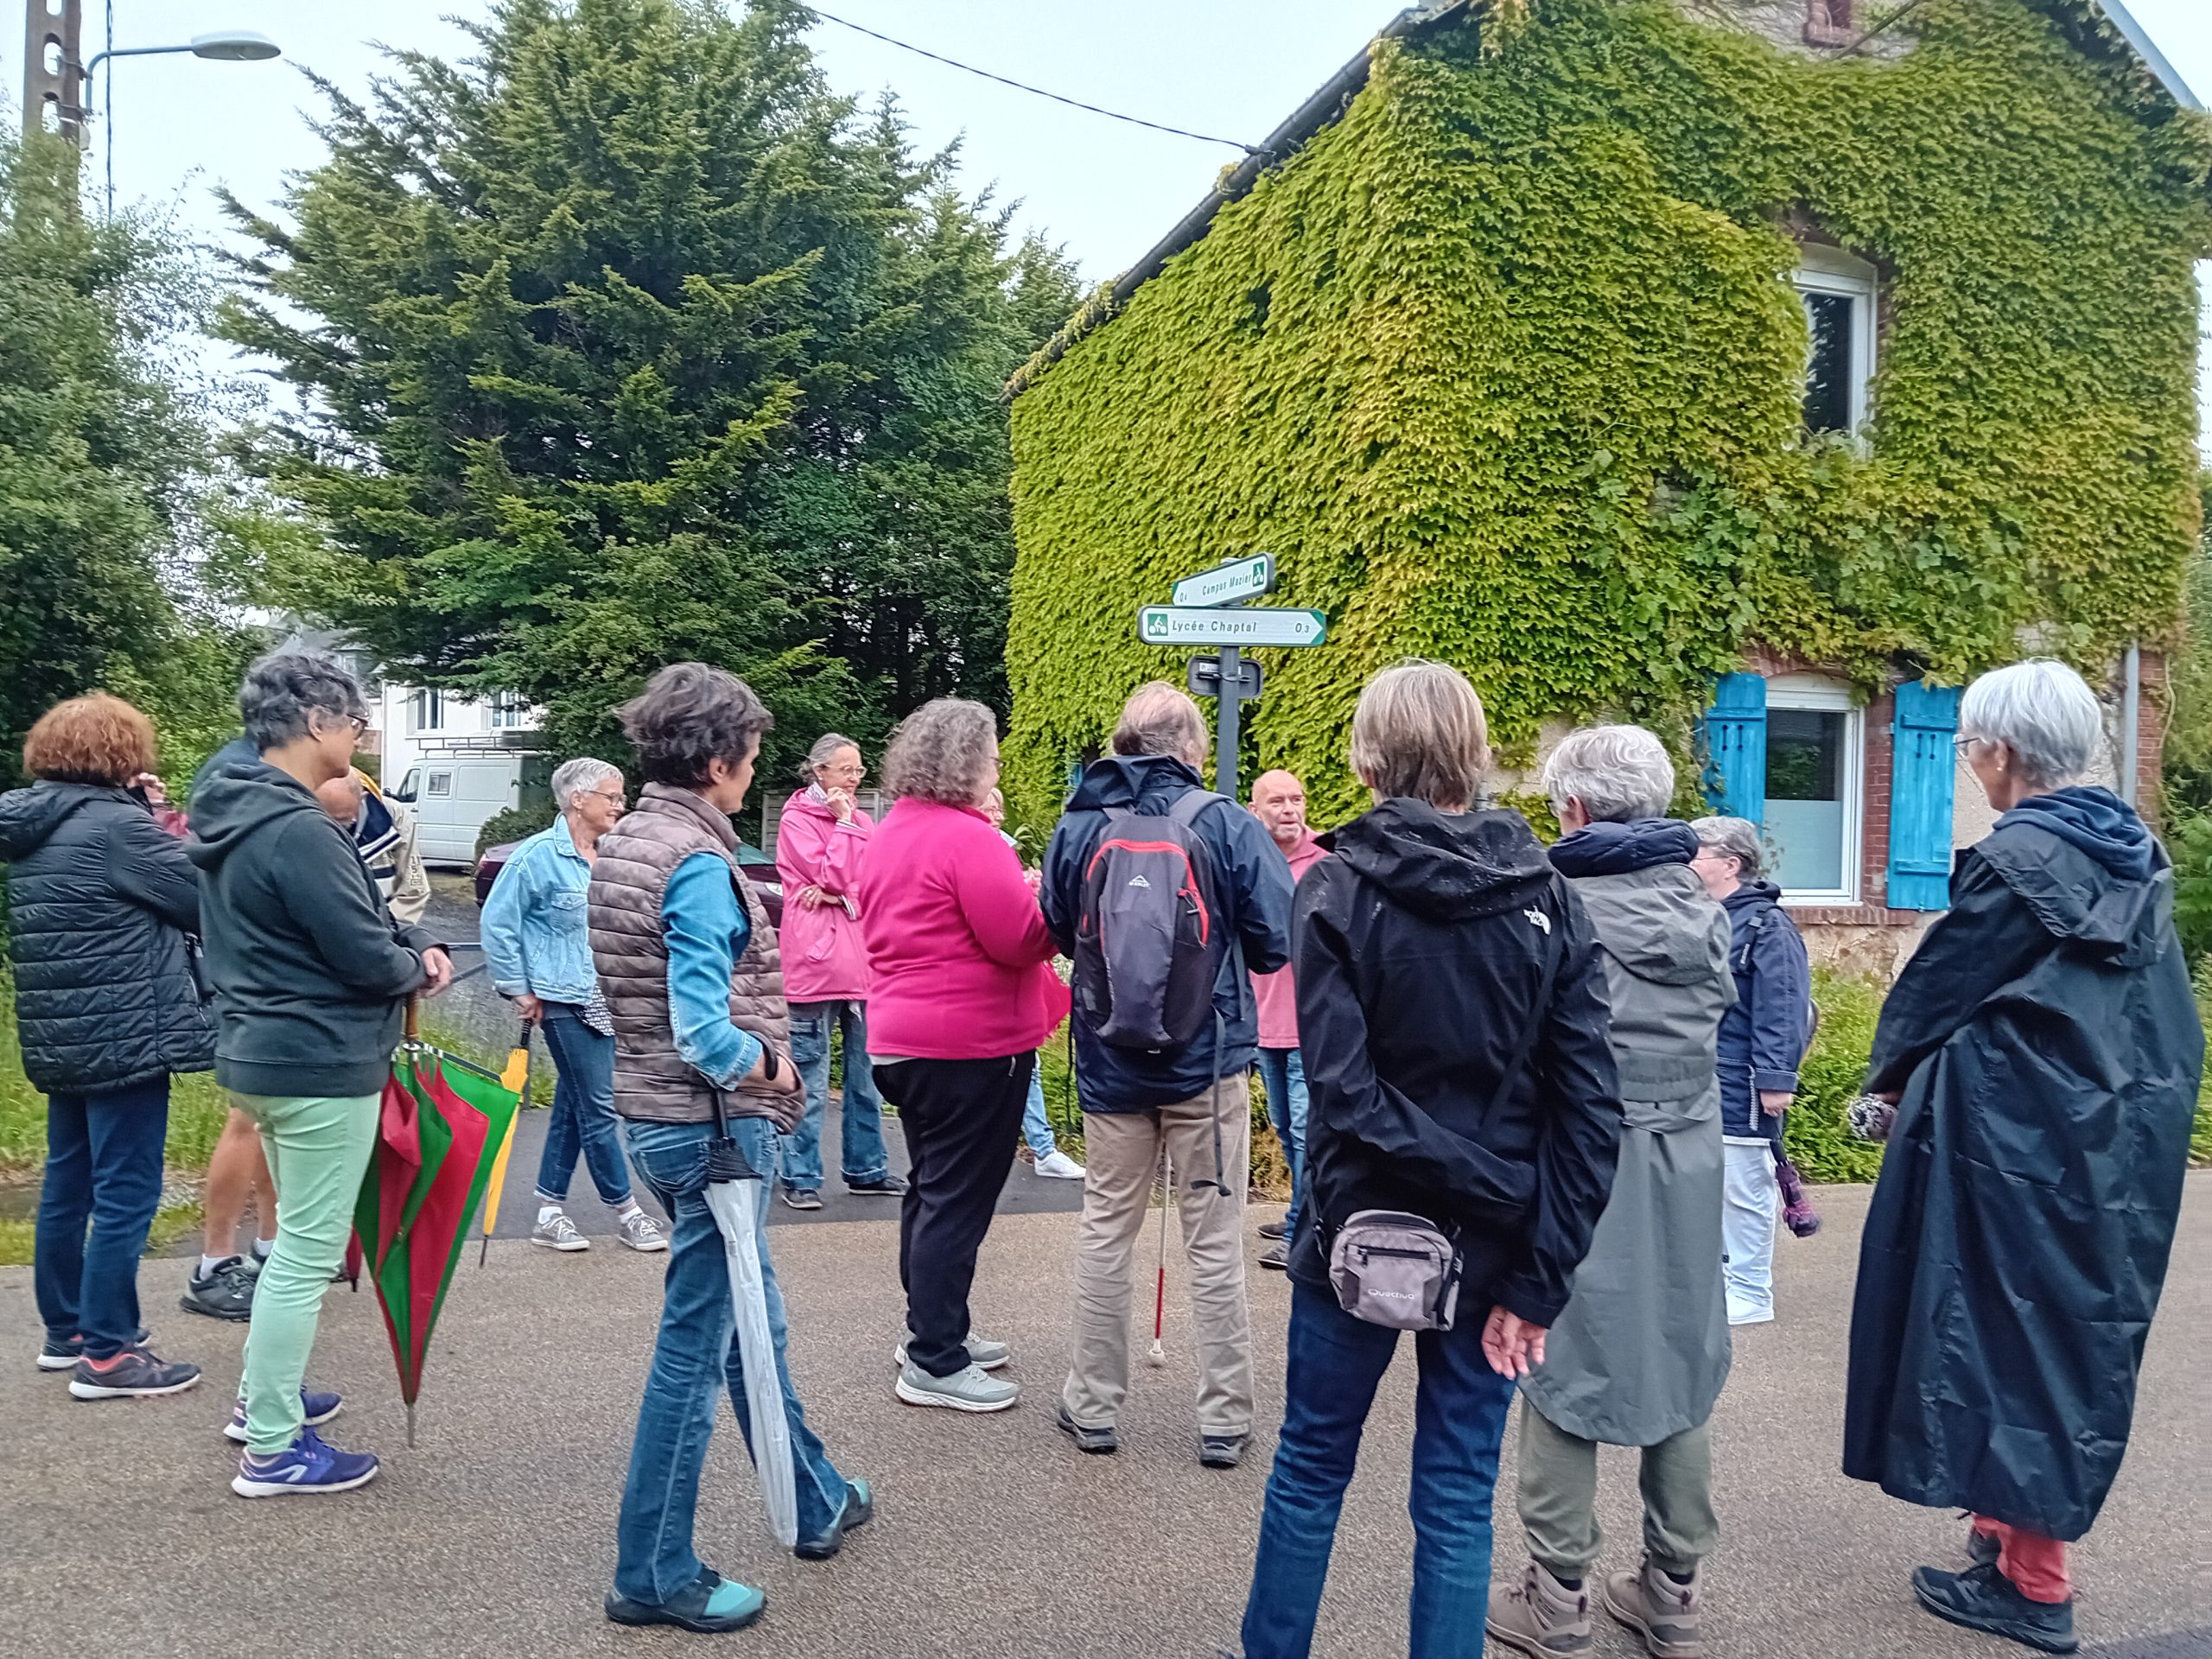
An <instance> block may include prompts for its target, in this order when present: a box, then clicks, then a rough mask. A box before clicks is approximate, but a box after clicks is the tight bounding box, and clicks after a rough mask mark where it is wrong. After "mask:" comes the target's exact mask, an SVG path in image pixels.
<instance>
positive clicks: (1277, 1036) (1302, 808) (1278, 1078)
mask: <svg viewBox="0 0 2212 1659" xmlns="http://www.w3.org/2000/svg"><path fill="white" fill-rule="evenodd" d="M1252 816H1253V817H1255V818H1257V819H1259V821H1260V822H1261V823H1263V824H1265V825H1266V826H1267V830H1268V835H1269V836H1272V837H1273V838H1274V843H1275V845H1276V846H1277V847H1279V848H1281V849H1282V855H1283V856H1284V857H1285V858H1287V859H1288V860H1289V861H1290V879H1291V880H1293V881H1295V880H1298V879H1299V878H1300V877H1301V876H1303V875H1304V874H1306V871H1308V870H1310V869H1312V868H1313V867H1314V866H1315V865H1316V864H1318V863H1319V862H1320V861H1322V860H1323V859H1325V858H1326V857H1327V856H1328V855H1329V850H1328V849H1327V848H1325V847H1324V846H1322V845H1321V842H1320V839H1319V837H1318V836H1315V835H1314V833H1313V831H1312V830H1311V829H1307V828H1306V785H1303V784H1301V783H1300V782H1299V781H1298V779H1296V778H1294V777H1293V776H1292V775H1291V774H1290V773H1289V772H1262V773H1261V774H1260V776H1259V779H1258V780H1257V781H1256V782H1255V783H1254V784H1253V785H1252ZM1292 971H1293V970H1292V969H1288V968H1278V969H1275V971H1274V973H1272V974H1255V975H1253V976H1252V997H1253V1001H1255V1002H1256V1003H1257V1004H1258V1005H1259V1010H1260V1083H1261V1085H1262V1087H1263V1088H1265V1089H1266V1090H1267V1091H1268V1122H1271V1123H1273V1124H1274V1126H1275V1138H1276V1139H1277V1140H1279V1141H1281V1142H1282V1150H1283V1155H1284V1156H1285V1157H1286V1158H1287V1159H1289V1160H1290V1211H1289V1213H1287V1215H1285V1216H1284V1217H1283V1218H1282V1219H1281V1221H1273V1222H1269V1223H1268V1224H1267V1225H1266V1226H1264V1227H1262V1228H1261V1229H1260V1231H1261V1233H1262V1236H1266V1237H1268V1238H1271V1239H1274V1240H1275V1241H1276V1243H1274V1244H1273V1245H1272V1246H1270V1247H1269V1249H1268V1252H1267V1254H1266V1255H1262V1257H1261V1258H1260V1265H1261V1266H1262V1267H1263V1268H1274V1269H1275V1270H1276V1271H1277V1272H1281V1270H1282V1269H1283V1268H1285V1267H1286V1266H1287V1265H1288V1263H1289V1260H1290V1244H1289V1241H1290V1239H1291V1238H1292V1237H1293V1236H1294V1235H1295V1234H1296V1232H1297V1230H1298V1201H1299V1199H1300V1198H1301V1197H1302V1196H1303V1195H1304V1192H1305V1188H1306V1180H1305V1162H1306V1067H1305V1065H1304V1064H1303V1063H1302V1062H1301V1061H1300V1059H1299V1057H1298V987H1297V985H1296V984H1295V983H1294V982H1293V980H1292V978H1291V974H1292Z"/></svg>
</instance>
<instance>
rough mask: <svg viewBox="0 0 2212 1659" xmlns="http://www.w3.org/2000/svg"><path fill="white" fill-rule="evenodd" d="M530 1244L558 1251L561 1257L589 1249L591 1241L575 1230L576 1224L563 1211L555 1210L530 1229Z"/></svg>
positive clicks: (567, 1213) (566, 1212)
mask: <svg viewBox="0 0 2212 1659" xmlns="http://www.w3.org/2000/svg"><path fill="white" fill-rule="evenodd" d="M530 1242H531V1243H533V1244H535V1245H537V1247H538V1248H539V1249H547V1250H559V1251H561V1252H562V1253H563V1255H574V1254H575V1252H576V1251H578V1250H588V1249H591V1240H589V1239H588V1238H586V1237H585V1236H583V1235H582V1233H580V1232H578V1231H577V1230H576V1224H575V1222H573V1221H570V1220H569V1212H568V1211H565V1210H556V1211H554V1212H553V1213H552V1214H551V1215H550V1216H548V1217H546V1218H545V1219H544V1220H543V1221H541V1222H539V1223H538V1224H537V1226H535V1227H533V1228H531V1230H530Z"/></svg>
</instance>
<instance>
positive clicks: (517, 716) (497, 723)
mask: <svg viewBox="0 0 2212 1659" xmlns="http://www.w3.org/2000/svg"><path fill="white" fill-rule="evenodd" d="M529 724H530V705H529V704H528V703H526V702H524V701H523V700H522V698H521V696H519V695H518V694H517V693H515V692H512V691H499V692H495V693H493V696H492V706H491V709H490V710H489V712H488V713H487V715H486V718H485V726H486V729H487V730H490V731H494V732H514V731H520V730H522V729H523V728H524V727H525V726H527V725H529Z"/></svg>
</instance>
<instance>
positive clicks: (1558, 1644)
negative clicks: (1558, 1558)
mask: <svg viewBox="0 0 2212 1659" xmlns="http://www.w3.org/2000/svg"><path fill="white" fill-rule="evenodd" d="M1487 1628H1488V1629H1489V1630H1490V1633H1491V1636H1492V1637H1495V1638H1496V1639H1497V1640H1498V1641H1500V1642H1503V1643H1505V1645H1506V1646H1507V1647H1509V1648H1518V1649H1520V1650H1521V1651H1522V1653H1533V1654H1535V1655H1537V1656H1539V1659H1553V1656H1554V1655H1558V1654H1580V1653H1588V1652H1589V1651H1591V1647H1592V1643H1593V1642H1594V1641H1595V1640H1596V1638H1595V1637H1592V1635H1591V1633H1590V1592H1589V1589H1588V1587H1587V1581H1585V1587H1584V1588H1582V1589H1580V1590H1569V1589H1568V1588H1567V1586H1564V1585H1562V1584H1561V1583H1560V1581H1559V1580H1557V1579H1555V1578H1554V1577H1553V1576H1552V1574H1551V1570H1550V1569H1549V1568H1548V1567H1545V1566H1544V1565H1543V1564H1542V1563H1541V1562H1540V1561H1531V1562H1529V1566H1528V1568H1527V1570H1526V1571H1525V1572H1523V1573H1522V1575H1521V1582H1520V1583H1518V1584H1500V1585H1493V1586H1491V1592H1490V1618H1489V1620H1488V1621H1487Z"/></svg>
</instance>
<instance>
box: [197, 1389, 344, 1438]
mask: <svg viewBox="0 0 2212 1659" xmlns="http://www.w3.org/2000/svg"><path fill="white" fill-rule="evenodd" d="M345 1409H346V1402H345V1401H343V1400H341V1399H340V1398H339V1397H338V1395H334V1394H324V1393H322V1392H321V1391H320V1390H319V1389H301V1390H300V1410H301V1412H302V1417H301V1419H300V1421H301V1422H302V1423H303V1424H304V1425H305V1426H306V1427H309V1428H320V1427H322V1425H323V1424H325V1423H327V1422H328V1421H330V1420H331V1419H332V1418H334V1417H335V1416H336V1415H337V1414H339V1413H340V1412H341V1411H343V1410H345ZM223 1433H224V1435H225V1437H226V1438H227V1439H230V1440H236V1441H237V1442H238V1444H239V1445H240V1446H244V1445H245V1441H246V1434H245V1401H243V1400H241V1401H239V1402H238V1404H237V1405H235V1406H233V1407H232V1408H231V1421H229V1422H227V1423H226V1424H224V1425H223Z"/></svg>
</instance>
